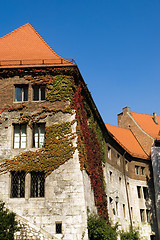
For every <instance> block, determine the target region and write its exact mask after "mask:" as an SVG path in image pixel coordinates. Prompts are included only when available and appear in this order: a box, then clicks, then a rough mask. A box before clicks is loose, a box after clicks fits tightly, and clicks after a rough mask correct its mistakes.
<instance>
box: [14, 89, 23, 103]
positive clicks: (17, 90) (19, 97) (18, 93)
mask: <svg viewBox="0 0 160 240" xmlns="http://www.w3.org/2000/svg"><path fill="white" fill-rule="evenodd" d="M15 101H16V102H20V101H22V99H21V87H16V96H15Z"/></svg>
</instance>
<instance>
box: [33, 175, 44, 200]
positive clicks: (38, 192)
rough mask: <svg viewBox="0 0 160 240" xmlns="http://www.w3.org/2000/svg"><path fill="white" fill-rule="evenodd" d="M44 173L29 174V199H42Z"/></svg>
mask: <svg viewBox="0 0 160 240" xmlns="http://www.w3.org/2000/svg"><path fill="white" fill-rule="evenodd" d="M44 183H45V175H44V172H31V197H34V198H36V197H44Z"/></svg>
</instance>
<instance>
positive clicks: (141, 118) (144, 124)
mask: <svg viewBox="0 0 160 240" xmlns="http://www.w3.org/2000/svg"><path fill="white" fill-rule="evenodd" d="M131 115H132V117H133V118H134V120H135V121H136V122H137V123H138V125H139V126H140V127H141V128H142V129H143V130H144V131H145V132H146V133H148V134H149V135H150V136H151V137H153V138H154V139H157V138H159V134H160V117H159V116H157V124H156V123H155V122H154V120H153V115H149V114H143V113H135V112H131Z"/></svg>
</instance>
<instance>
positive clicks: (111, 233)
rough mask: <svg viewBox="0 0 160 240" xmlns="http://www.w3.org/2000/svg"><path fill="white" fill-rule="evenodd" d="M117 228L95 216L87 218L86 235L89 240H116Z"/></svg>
mask: <svg viewBox="0 0 160 240" xmlns="http://www.w3.org/2000/svg"><path fill="white" fill-rule="evenodd" d="M117 227H118V225H115V226H114V227H112V226H111V225H109V224H107V222H106V221H105V220H104V219H103V218H101V217H99V216H98V215H96V214H91V215H89V217H88V235H89V239H90V240H117V235H118V234H117V231H116V230H117Z"/></svg>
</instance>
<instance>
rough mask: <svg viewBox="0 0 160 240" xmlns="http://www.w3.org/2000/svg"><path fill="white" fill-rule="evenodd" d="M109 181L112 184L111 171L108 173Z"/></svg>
mask: <svg viewBox="0 0 160 240" xmlns="http://www.w3.org/2000/svg"><path fill="white" fill-rule="evenodd" d="M109 180H110V183H111V182H112V180H113V177H112V172H111V171H109Z"/></svg>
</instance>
